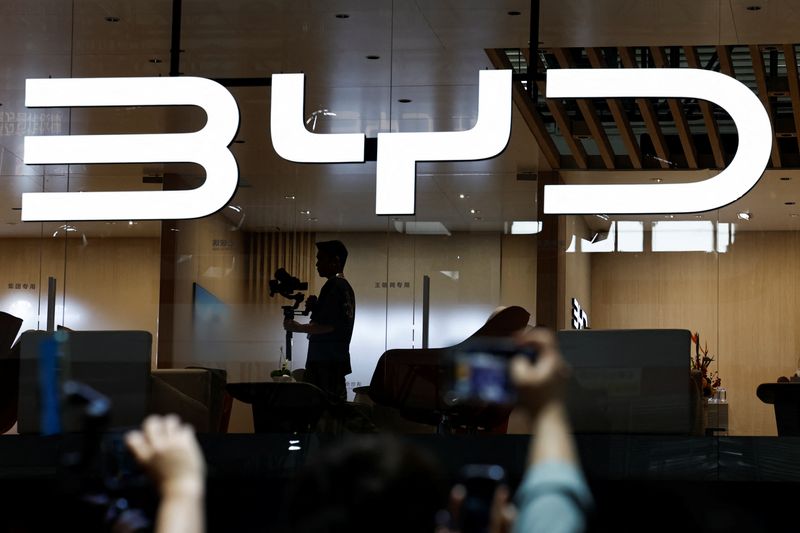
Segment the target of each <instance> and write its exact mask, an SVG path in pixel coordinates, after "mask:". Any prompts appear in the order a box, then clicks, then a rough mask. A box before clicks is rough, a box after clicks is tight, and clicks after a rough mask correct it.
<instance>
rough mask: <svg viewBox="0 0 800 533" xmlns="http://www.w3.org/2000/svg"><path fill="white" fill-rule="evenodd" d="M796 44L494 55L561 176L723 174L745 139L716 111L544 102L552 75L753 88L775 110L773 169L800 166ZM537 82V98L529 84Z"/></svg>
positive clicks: (695, 106) (688, 103)
mask: <svg viewBox="0 0 800 533" xmlns="http://www.w3.org/2000/svg"><path fill="white" fill-rule="evenodd" d="M799 51H800V46H799V45H797V44H791V43H790V44H753V45H741V46H730V45H716V46H715V45H707V46H650V47H613V48H610V47H604V48H554V49H540V50H538V51H536V52H535V53H534V54H531V51H530V49H527V48H526V49H489V50H487V54H488V56H489V58H490V59H491V61H492V64H493V65H494V66H495V67H496V68H512V69H513V70H514V72H515V87H514V97H515V102H516V104H517V106H520V107H521V108H523V109H524V110H525V111H524V113H523V115H524V116H525V117H526V118H527V121H526V122H527V124H528V126H529V127H530V129H531V131H532V133H533V134H534V136H535V137H536V139H537V142H538V144H539V147H540V149H541V150H542V154H543V155H544V157H545V159H546V161H547V164H548V165H549V166H550V167H551V168H552V169H554V170H556V169H557V170H571V169H579V170H641V169H671V170H683V171H685V170H698V169H717V170H720V169H723V168H725V166H726V165H727V164H728V163H730V161H731V160H732V158H733V156H734V155H735V153H736V148H737V140H738V135H737V133H736V127H735V125H734V124H733V121H732V120H731V118H730V116H729V115H728V114H727V112H725V110H723V109H722V108H720V107H719V106H717V105H715V104H713V103H710V102H707V101H703V100H697V99H688V98H686V99H677V98H661V99H654V98H636V99H634V98H608V99H572V100H560V99H552V98H551V99H547V98H545V97H544V94H545V92H546V72H547V70H551V69H559V68H645V69H646V68H667V67H668V68H699V69H707V70H713V71H717V72H722V73H724V74H726V75H728V76H732V77H734V78H736V79H737V80H739V81H740V82H742V83H743V84H745V85H747V86H748V87H750V88H751V89H752V90H753V92H754V93H756V94H757V95H758V97H759V98H760V100H761V101H762V102H763V104H764V106H765V108H766V109H767V111H768V114H769V116H770V120H771V121H772V124H773V129H774V138H773V143H772V154H771V158H770V165H769V168H771V169H796V168H800V135H799V134H798V133H799V132H800V83H798V66H797V61H798V52H799ZM534 84H535V89H536V90H535V91H532V90H531V89H530V87H531V86H532V85H534Z"/></svg>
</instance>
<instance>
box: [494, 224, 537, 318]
mask: <svg viewBox="0 0 800 533" xmlns="http://www.w3.org/2000/svg"><path fill="white" fill-rule="evenodd" d="M500 305H504V306H509V305H521V306H522V307H524V308H525V309H527V310H528V311H529V312H530V313H531V314H533V313H534V312H535V310H536V235H503V237H502V244H501V262H500Z"/></svg>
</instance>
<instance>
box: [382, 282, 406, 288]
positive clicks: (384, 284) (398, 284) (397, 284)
mask: <svg viewBox="0 0 800 533" xmlns="http://www.w3.org/2000/svg"><path fill="white" fill-rule="evenodd" d="M375 288H376V289H387V288H388V289H410V288H411V282H410V281H388V282H387V281H376V282H375Z"/></svg>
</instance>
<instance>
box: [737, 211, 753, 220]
mask: <svg viewBox="0 0 800 533" xmlns="http://www.w3.org/2000/svg"><path fill="white" fill-rule="evenodd" d="M736 217H737V218H738V219H739V220H750V219H752V218H753V214H752V213H751V212H750V211H742V212H741V213H739V214H737V215H736Z"/></svg>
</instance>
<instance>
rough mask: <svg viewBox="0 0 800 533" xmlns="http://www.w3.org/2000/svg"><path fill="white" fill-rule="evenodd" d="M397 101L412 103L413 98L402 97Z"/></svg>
mask: <svg viewBox="0 0 800 533" xmlns="http://www.w3.org/2000/svg"><path fill="white" fill-rule="evenodd" d="M397 101H398V102H400V103H401V104H410V103H411V99H410V98H400V99H399V100H397Z"/></svg>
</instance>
